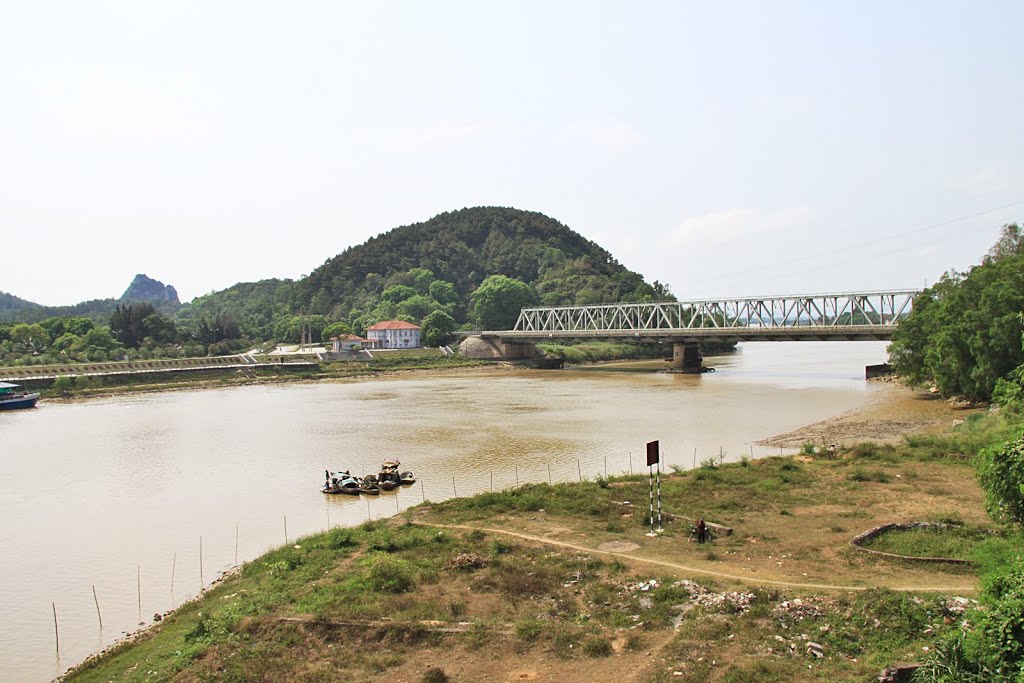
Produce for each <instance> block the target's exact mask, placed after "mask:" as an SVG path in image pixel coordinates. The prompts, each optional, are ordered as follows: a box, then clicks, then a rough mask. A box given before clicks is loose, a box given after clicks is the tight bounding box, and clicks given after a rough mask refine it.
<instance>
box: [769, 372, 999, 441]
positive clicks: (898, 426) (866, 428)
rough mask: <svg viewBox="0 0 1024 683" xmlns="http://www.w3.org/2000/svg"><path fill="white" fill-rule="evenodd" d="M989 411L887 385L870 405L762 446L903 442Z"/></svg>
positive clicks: (774, 439)
mask: <svg viewBox="0 0 1024 683" xmlns="http://www.w3.org/2000/svg"><path fill="white" fill-rule="evenodd" d="M986 411H987V408H978V407H970V408H964V407H961V406H959V405H957V404H955V403H952V402H950V401H944V400H942V399H941V398H939V397H937V396H935V395H933V394H929V393H927V392H924V391H920V390H917V389H911V388H909V387H905V386H902V385H900V384H896V383H886V386H885V387H884V390H883V391H878V392H875V393H874V394H873V395H872V397H871V399H870V400H869V402H868V403H867V404H866V405H863V406H861V407H859V408H856V409H854V410H851V411H848V412H846V413H843V414H841V415H836V416H834V417H830V418H828V419H825V420H820V421H818V422H814V423H812V424H808V425H805V426H803V427H800V428H798V429H795V430H792V431H789V432H785V433H783V434H777V435H775V436H771V437H769V438H766V439H763V440H761V441H759V442H758V443H760V444H762V445H765V446H774V447H782V448H803V447H804V446H805V444H812V445H814V446H815V447H818V448H823V447H826V446H827V445H828V444H837V445H838V446H847V445H853V444H855V443H859V442H861V441H875V442H878V443H885V444H896V443H899V442H900V441H901V440H902V439H903V437H905V436H906V435H908V434H918V433H921V432H934V431H941V430H944V429H949V428H952V427H954V426H956V425H957V424H959V423H961V422H963V421H964V420H966V419H968V418H969V417H970V416H971V415H977V414H983V413H984V412H986Z"/></svg>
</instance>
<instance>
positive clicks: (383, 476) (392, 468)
mask: <svg viewBox="0 0 1024 683" xmlns="http://www.w3.org/2000/svg"><path fill="white" fill-rule="evenodd" d="M401 466H402V463H400V462H399V461H397V460H385V461H384V462H383V464H381V466H380V474H379V475H378V476H377V479H378V480H380V482H381V488H384V482H388V483H389V484H390V488H387V489H385V490H391V489H393V488H396V487H397V486H398V485H399V484H405V485H409V484H413V483H415V482H416V477H415V476H414V475H413V473H412V471H411V470H406V471H404V472H399V470H398V468H399V467H401Z"/></svg>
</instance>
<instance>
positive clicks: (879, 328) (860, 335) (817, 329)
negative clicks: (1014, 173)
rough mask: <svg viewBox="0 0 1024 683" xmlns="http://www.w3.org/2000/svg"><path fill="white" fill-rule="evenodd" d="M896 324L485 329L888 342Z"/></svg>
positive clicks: (516, 334)
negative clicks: (536, 329)
mask: <svg viewBox="0 0 1024 683" xmlns="http://www.w3.org/2000/svg"><path fill="white" fill-rule="evenodd" d="M894 330H895V327H894V326H892V325H835V326H829V327H824V326H806V327H785V328H783V327H730V328H716V327H698V328H690V329H686V328H659V329H647V330H551V331H547V332H541V331H521V330H503V331H485V332H479V333H478V334H480V335H481V336H485V337H500V338H501V339H503V340H506V341H521V342H534V343H537V342H552V341H584V340H589V341H617V342H636V343H652V342H659V341H660V342H751V341H884V340H888V339H891V338H892V333H893V331H894Z"/></svg>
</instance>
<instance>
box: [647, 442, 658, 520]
mask: <svg viewBox="0 0 1024 683" xmlns="http://www.w3.org/2000/svg"><path fill="white" fill-rule="evenodd" d="M660 463H661V457H660V454H659V452H658V442H657V441H648V442H647V472H648V478H649V480H650V493H651V495H650V498H651V503H650V511H651V533H649V534H647V535H648V536H654V535H656V534H657V532H658V531H661V464H660ZM655 465H657V466H658V473H657V478H658V527H657V531H656V530H655V527H654V478H655V473H654V466H655Z"/></svg>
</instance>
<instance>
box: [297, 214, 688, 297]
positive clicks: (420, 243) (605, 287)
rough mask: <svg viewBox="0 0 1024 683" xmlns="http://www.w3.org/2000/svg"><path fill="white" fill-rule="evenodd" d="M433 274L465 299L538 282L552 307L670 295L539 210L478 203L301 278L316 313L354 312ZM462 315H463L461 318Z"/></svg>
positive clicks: (402, 230)
mask: <svg viewBox="0 0 1024 683" xmlns="http://www.w3.org/2000/svg"><path fill="white" fill-rule="evenodd" d="M414 269H425V270H428V271H430V272H431V273H432V274H433V275H434V277H436V278H437V279H438V280H442V281H445V282H450V283H452V284H453V285H454V288H455V291H456V292H457V294H458V295H459V298H460V300H461V303H462V304H465V303H466V302H467V301H468V298H469V296H470V295H471V294H472V292H473V291H474V290H475V289H476V288H477V287H478V286H479V285H480V283H481V282H482V281H483V280H484V279H485V278H487V277H488V276H490V275H505V276H508V277H510V278H516V279H519V280H522V281H523V282H526V283H527V284H529V285H532V287H533V288H534V290H535V291H536V293H537V295H538V297H539V301H540V303H543V304H545V305H566V304H592V303H603V302H613V301H636V300H644V299H655V298H665V297H666V296H667V295H668V293H667V291H666V290H665V289H664V287H662V286H661V285H660V284H658V283H655V284H654V285H653V286H652V285H649V284H647V283H646V282H644V279H643V277H642V276H640V275H639V274H637V273H634V272H632V271H630V270H628V269H626V268H625V267H623V266H621V265H620V264H619V263H618V261H616V260H615V258H614V257H612V255H611V254H610V253H608V251H606V250H605V249H603V248H602V247H600V246H599V245H597V244H596V243H594V242H592V241H590V240H588V239H586V238H585V237H583V236H582V235H580V234H579V233H577V232H574V231H573V230H570V229H569V228H567V227H566V226H564V225H562V224H561V223H559V222H558V221H556V220H554V219H552V218H549V217H547V216H545V215H543V214H541V213H537V212H534V211H520V210H518V209H511V208H499V207H478V208H472V209H462V210H460V211H451V212H447V213H442V214H440V215H438V216H435V217H434V218H431V219H430V220H428V221H425V222H423V223H415V224H413V225H406V226H402V227H399V228H395V229H393V230H391V231H389V232H386V233H384V234H382V235H379V236H377V237H374V238H371V239H370V240H368V241H367V242H366V243H364V244H362V245H360V246H356V247H352V248H350V249H347V250H346V251H344V252H343V253H342V254H340V255H338V256H336V257H334V258H332V259H330V260H328V261H327V262H326V263H325V264H324V265H323V266H321V267H320V268H318V269H316V270H315V271H314V272H313V273H311V274H310V275H309V276H308V277H307V278H305V279H303V280H302V281H300V282H299V283H298V287H297V291H296V295H297V296H296V298H295V300H296V302H308V306H309V312H311V313H320V314H325V315H331V314H333V315H334V316H336V317H347V315H348V314H349V313H350V311H351V310H352V309H353V308H365V307H366V306H367V304H369V303H370V301H371V300H372V299H374V298H376V297H377V296H378V295H379V294H380V293H381V292H382V291H383V290H384V289H386V288H387V287H388V286H389V285H393V284H404V285H412V286H415V283H413V282H410V281H408V280H409V278H407V277H403V274H405V273H408V272H409V271H412V270H414ZM457 317H461V316H457Z"/></svg>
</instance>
